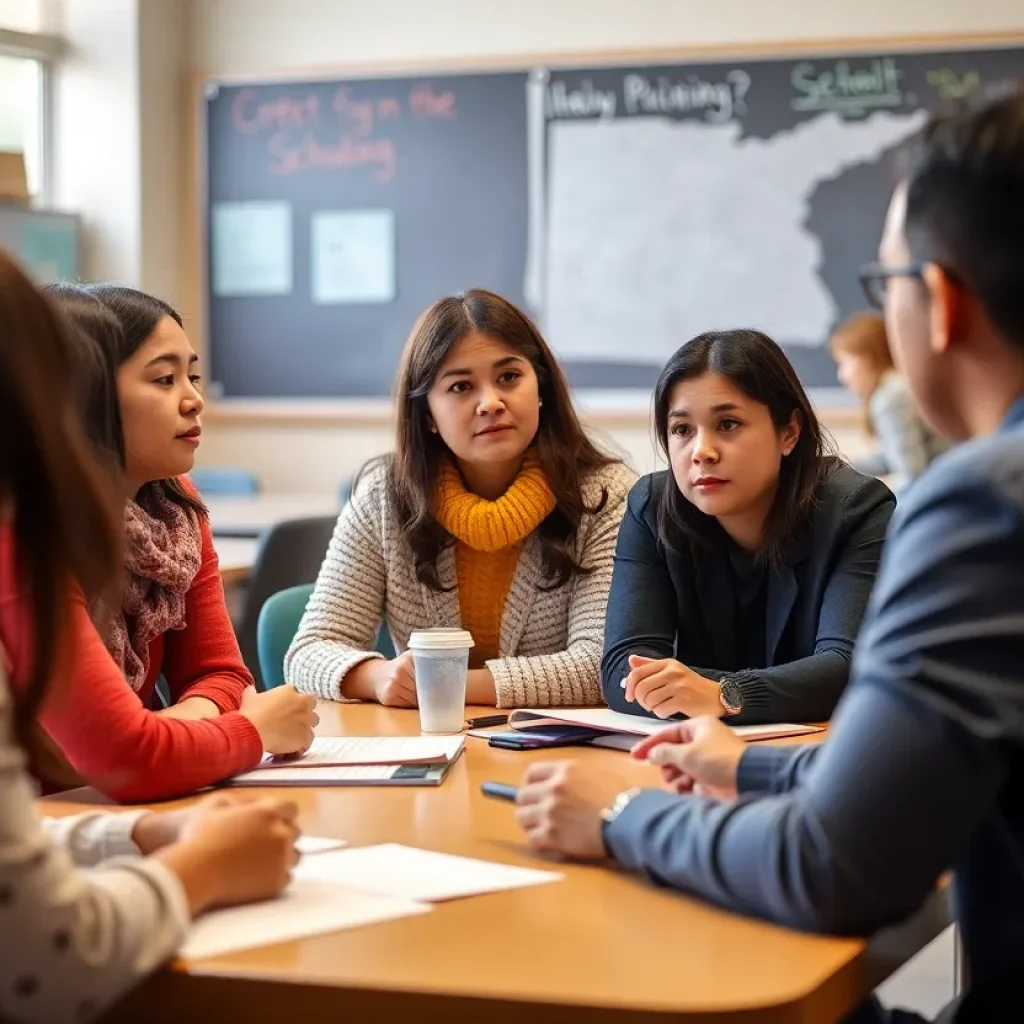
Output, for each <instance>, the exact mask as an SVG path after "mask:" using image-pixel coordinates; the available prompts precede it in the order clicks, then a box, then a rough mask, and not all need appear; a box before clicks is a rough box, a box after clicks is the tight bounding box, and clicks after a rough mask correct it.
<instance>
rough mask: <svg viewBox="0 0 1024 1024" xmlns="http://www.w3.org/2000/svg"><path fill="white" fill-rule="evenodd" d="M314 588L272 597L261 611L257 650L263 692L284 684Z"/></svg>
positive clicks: (272, 595)
mask: <svg viewBox="0 0 1024 1024" xmlns="http://www.w3.org/2000/svg"><path fill="white" fill-rule="evenodd" d="M312 593H313V584H311V583H309V584H303V585H302V586H300V587H289V588H288V589H287V590H281V591H278V593H276V594H271V596H270V597H268V598H267V600H266V601H265V602H264V603H263V607H262V608H261V609H260V615H259V620H258V621H257V624H256V648H257V650H258V651H259V658H260V673H261V675H262V676H263V689H264V690H271V689H273V688H274V687H275V686H280V685H281V684H282V683H283V682H284V656H285V655H286V654H287V653H288V647H289V645H290V644H291V642H292V640H293V638H294V637H295V634H296V633H297V632H298V629H299V623H300V622H301V621H302V613H303V612H304V611H305V610H306V604H307V603H308V602H309V595H310V594H312Z"/></svg>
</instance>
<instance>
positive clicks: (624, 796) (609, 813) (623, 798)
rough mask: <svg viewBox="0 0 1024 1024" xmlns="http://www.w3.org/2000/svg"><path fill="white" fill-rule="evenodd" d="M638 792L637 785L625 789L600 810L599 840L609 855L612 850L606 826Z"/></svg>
mask: <svg viewBox="0 0 1024 1024" xmlns="http://www.w3.org/2000/svg"><path fill="white" fill-rule="evenodd" d="M639 792H640V788H639V787H635V788H634V789H627V790H626V791H625V792H624V793H620V794H619V795H618V796H617V797H616V798H615V799H614V800H613V801H612V802H611V803H610V804H609V805H608V806H607V807H606V808H605V809H604V810H603V811H602V812H601V842H602V843H604V851H605V853H606V854H607V855H608V856H609V857H611V856H612V851H611V850H610V849H609V848H608V826H609V825H611V823H612V822H613V821H614V820H615V819H616V818H617V817H618V816H619V815H620V814H621V813H622V812H623V811H624V810H625V809H626V808H627V807H628V806H629V803H630V801H631V800H632V799H633V797H635V796H636V795H637V794H638V793H639Z"/></svg>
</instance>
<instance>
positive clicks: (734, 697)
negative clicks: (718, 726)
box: [718, 676, 743, 718]
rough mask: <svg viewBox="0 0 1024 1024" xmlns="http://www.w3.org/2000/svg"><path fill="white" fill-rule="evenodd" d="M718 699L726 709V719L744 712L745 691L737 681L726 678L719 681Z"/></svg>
mask: <svg viewBox="0 0 1024 1024" xmlns="http://www.w3.org/2000/svg"><path fill="white" fill-rule="evenodd" d="M718 699H719V700H720V701H721V702H722V707H723V708H724V709H725V715H724V716H723V717H725V718H731V717H732V716H733V715H738V714H739V713H740V712H741V711H742V710H743V691H742V690H741V689H740V684H739V683H737V682H736V680H735V679H730V678H729V677H728V676H726V677H725V678H724V679H719V681H718Z"/></svg>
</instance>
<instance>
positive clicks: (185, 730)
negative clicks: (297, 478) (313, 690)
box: [0, 285, 315, 802]
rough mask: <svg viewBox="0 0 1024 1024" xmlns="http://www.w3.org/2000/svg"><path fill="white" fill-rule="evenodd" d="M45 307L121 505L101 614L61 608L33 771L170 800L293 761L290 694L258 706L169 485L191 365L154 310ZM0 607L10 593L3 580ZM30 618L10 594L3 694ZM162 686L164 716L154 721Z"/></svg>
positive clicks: (197, 528)
mask: <svg viewBox="0 0 1024 1024" xmlns="http://www.w3.org/2000/svg"><path fill="white" fill-rule="evenodd" d="M52 295H53V297H54V299H55V300H56V302H57V305H58V306H59V308H60V310H61V312H62V313H63V314H64V316H65V320H66V322H67V324H68V327H69V328H70V329H71V330H70V333H69V336H70V337H71V339H72V340H73V342H74V343H75V344H76V349H75V352H76V359H77V363H78V371H77V372H76V375H75V379H76V381H79V382H80V383H81V388H80V390H81V391H82V396H81V403H80V404H81V405H83V406H84V412H85V426H86V433H87V436H88V439H89V440H90V442H91V446H92V450H93V454H94V456H95V458H96V460H97V463H98V465H100V466H101V468H102V469H103V470H105V471H106V472H107V474H108V475H109V476H110V477H111V480H112V482H113V483H114V484H115V486H116V488H117V490H118V492H119V497H120V499H121V502H122V507H123V531H122V536H121V538H120V543H121V545H122V550H123V555H124V575H123V585H122V587H121V588H120V590H119V593H118V597H117V605H116V607H108V608H105V609H104V611H105V612H106V614H104V615H103V616H101V617H98V616H97V608H95V607H91V606H90V607H87V606H86V603H85V601H84V600H82V598H81V595H77V596H76V597H75V598H74V599H73V604H72V607H71V609H70V611H69V614H70V615H71V635H72V636H73V638H74V640H75V641H76V644H77V646H76V649H75V661H76V666H77V667H76V672H75V675H74V678H73V680H72V681H71V683H69V685H68V687H67V690H66V694H65V699H64V700H63V701H62V702H61V704H60V705H59V706H54V707H47V708H46V709H44V711H43V712H42V715H41V718H40V723H41V726H42V735H41V737H40V755H39V758H38V760H37V762H36V764H35V769H36V772H37V774H38V776H39V778H40V780H41V781H42V783H43V785H44V787H45V788H46V789H48V790H55V789H61V788H67V787H68V786H71V785H76V784H79V783H80V781H87V782H89V783H90V784H92V785H94V786H96V787H97V788H98V789H100V790H102V791H103V792H104V793H106V794H107V795H109V796H112V797H114V798H115V799H117V800H122V801H127V802H144V801H148V800H156V799H161V798H163V797H167V796H174V795H180V794H183V793H187V792H190V791H193V790H196V789H199V788H202V787H203V786H207V785H210V784H211V783H214V782H219V781H221V780H222V779H224V778H226V777H227V776H230V775H234V774H236V773H238V772H241V771H244V770H246V769H248V768H253V767H255V766H256V765H257V764H259V762H260V760H261V759H262V757H263V753H264V751H267V750H269V751H272V752H277V753H282V754H283V753H289V752H296V751H299V750H302V749H305V747H306V746H308V744H309V742H310V740H311V739H312V735H313V733H312V727H313V725H314V724H315V712H314V710H313V705H314V702H313V701H312V700H311V699H310V698H309V697H308V696H306V695H304V694H298V693H296V692H295V691H294V690H291V689H290V688H281V689H280V690H279V691H274V692H271V693H265V694H258V693H256V692H255V690H254V689H253V686H252V677H251V675H250V674H249V672H248V670H247V669H246V668H245V665H244V663H243V662H242V657H241V654H240V652H239V649H238V642H237V641H236V639H235V635H234V631H233V629H232V626H231V621H230V619H229V617H228V611H227V607H226V605H225V602H224V591H223V587H222V585H221V581H220V574H219V570H218V566H217V556H216V552H215V551H214V548H213V538H212V535H211V532H210V527H209V523H208V522H207V519H206V513H205V510H204V508H203V506H202V504H201V503H200V501H199V499H198V496H197V495H196V493H195V491H194V490H192V489H191V488H190V486H189V485H188V484H187V482H186V481H185V477H184V475H183V474H186V473H187V472H188V471H189V470H190V469H191V468H192V462H193V460H194V458H195V450H196V445H197V443H198V440H199V434H200V432H201V414H202V409H203V400H202V396H201V394H200V392H199V390H198V383H199V380H198V374H197V372H196V357H195V353H194V352H193V350H192V347H191V345H190V344H189V341H188V338H187V337H186V335H185V333H184V331H183V330H182V328H181V321H180V317H178V315H177V313H175V312H174V310H173V309H171V307H169V306H167V305H166V303H163V302H161V301H160V300H158V299H155V298H153V297H151V296H149V295H145V294H144V293H142V292H138V291H135V290H133V289H130V288H120V287H117V286H113V285H96V286H90V287H87V288H85V287H80V286H74V285H64V286H61V287H59V288H56V289H53V290H52ZM10 582H11V591H12V594H13V595H16V594H17V593H21V594H24V586H23V585H20V584H19V583H18V581H16V580H14V579H12V580H11V581H10ZM33 629H34V619H33V615H32V609H31V606H30V604H29V603H28V602H27V601H26V600H18V599H17V597H16V596H12V597H11V598H10V600H8V601H6V602H5V603H4V605H3V607H2V608H0V640H2V641H3V643H4V646H5V648H6V650H7V654H8V658H9V663H8V671H9V674H10V680H11V685H12V687H13V689H14V690H15V691H16V692H17V691H19V690H21V689H22V688H24V687H26V686H27V685H28V679H29V677H30V675H31V671H32V669H31V662H30V660H29V657H28V652H29V651H30V650H31V638H32V634H33ZM161 676H163V679H164V681H165V682H166V685H167V690H168V693H169V696H170V704H169V706H168V707H166V708H160V707H159V703H158V699H157V698H158V695H157V692H156V687H157V681H158V679H159V678H160V677H161Z"/></svg>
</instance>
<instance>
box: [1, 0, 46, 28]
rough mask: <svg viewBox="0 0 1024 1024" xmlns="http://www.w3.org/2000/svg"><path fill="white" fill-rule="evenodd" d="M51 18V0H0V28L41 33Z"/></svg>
mask: <svg viewBox="0 0 1024 1024" xmlns="http://www.w3.org/2000/svg"><path fill="white" fill-rule="evenodd" d="M53 17H54V4H53V0H0V28H8V29H12V30H13V31H15V32H43V31H45V30H46V29H47V28H49V27H50V26H49V25H48V24H47V21H48V20H52V18H53Z"/></svg>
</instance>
